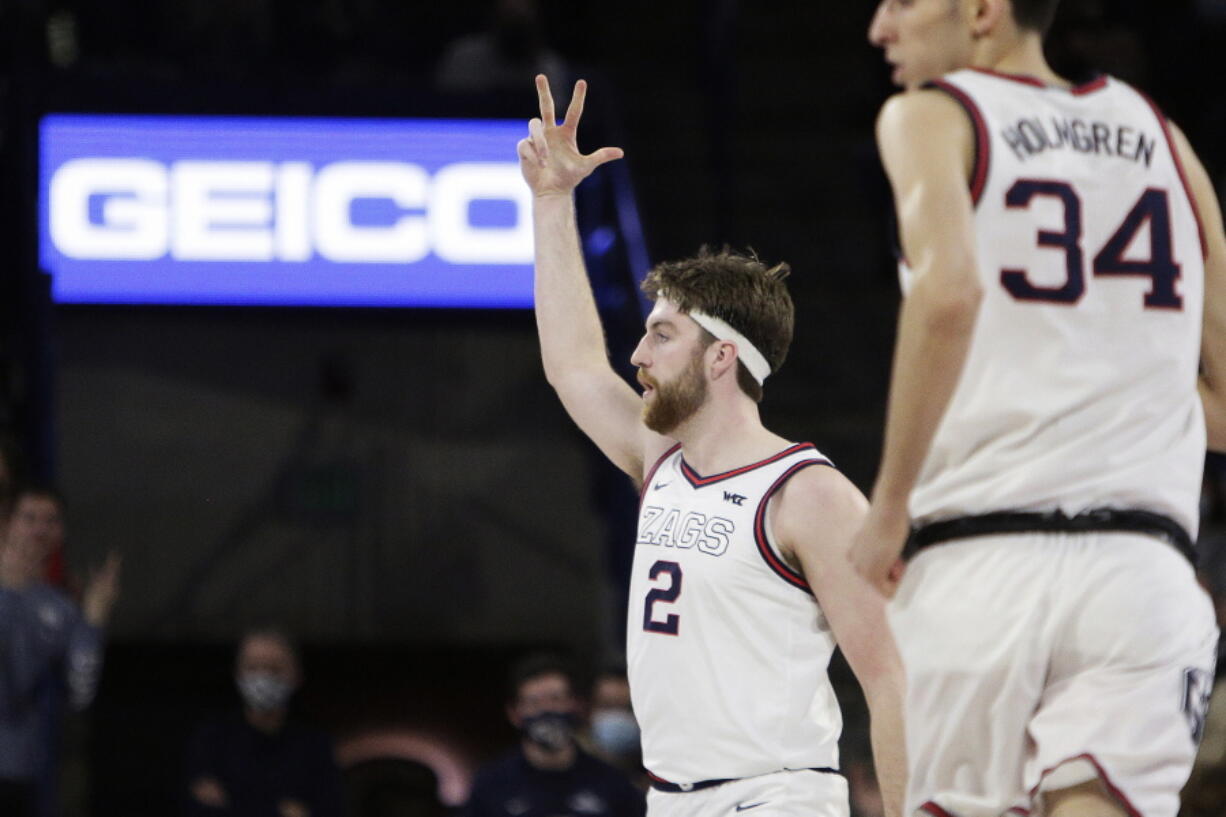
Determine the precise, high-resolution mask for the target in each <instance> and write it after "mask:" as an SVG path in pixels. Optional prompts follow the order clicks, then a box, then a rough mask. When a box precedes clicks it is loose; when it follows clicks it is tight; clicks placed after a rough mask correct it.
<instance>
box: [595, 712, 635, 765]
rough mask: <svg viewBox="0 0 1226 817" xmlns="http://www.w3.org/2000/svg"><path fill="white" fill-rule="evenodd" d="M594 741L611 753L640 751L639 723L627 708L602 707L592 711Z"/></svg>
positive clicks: (621, 753)
mask: <svg viewBox="0 0 1226 817" xmlns="http://www.w3.org/2000/svg"><path fill="white" fill-rule="evenodd" d="M592 742H593V743H595V744H596V745H597V746H598V747H599V748H600V749H602V750H603V751H604V752H606V753H607V754H610V755H633V754H636V753H637V752H638V751H639V724H638V721H636V720H635V719H634V714H633V713H632V712H630V711H629V710H627V709H601V710H599V711H597V712H593V713H592Z"/></svg>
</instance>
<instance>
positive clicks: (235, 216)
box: [48, 159, 532, 264]
mask: <svg viewBox="0 0 1226 817" xmlns="http://www.w3.org/2000/svg"><path fill="white" fill-rule="evenodd" d="M99 198H100V205H101V206H100V208H99V211H98V212H97V213H96V214H95V216H94V217H92V218H91V213H90V208H91V203H92V202H95V201H96V200H97V199H99ZM364 199H378V200H384V201H387V202H390V203H391V204H392V205H394V206H395V207H396V208H397V209H398V210H399V211H400V212H398V213H397V215H396V217H395V221H394V222H393V223H391V224H387V225H378V226H375V225H357V224H354V223H353V219H352V217H351V209H352V205H353V203H354V202H355V201H359V200H364ZM490 199H493V200H499V201H509V202H512V203H513V204H514V206H515V219H514V223H513V224H512V225H511V226H505V227H504V226H500V227H490V226H482V227H478V226H474V225H473V224H472V223H470V218H469V210H470V207H469V205H470V204H471V203H472V202H474V201H485V200H490ZM48 205H49V206H48V210H49V216H50V230H51V240H52V241H53V242H54V244H55V246H56V248H57V249H59V251H60V252H61V253H63V254H64V255H66V256H69V257H71V258H80V259H116V260H120V259H122V260H134V261H135V260H150V259H156V258H162V257H163V256H165V255H167V254H169V255H170V256H171V257H172V258H174V259H176V260H180V261H274V260H276V261H291V262H293V261H307V260H310V259H311V257H312V254H313V253H318V254H319V255H320V256H322V257H323V258H326V259H328V260H331V261H336V262H344V263H355V262H356V263H383V264H386V263H398V264H404V263H411V262H414V261H418V260H420V259H422V258H424V257H426V255H428V254H429V253H430V252H434V253H435V254H436V255H438V256H439V257H440V258H442V259H443V260H444V261H448V262H451V263H454V264H527V263H530V262H531V261H532V220H531V217H530V215H529V214H530V212H531V205H532V201H531V194H530V193H529V191H528V188H527V186H526V185H525V184H524V182H523V180H522V179H521V178H520V175H519V169H518V167H517V166H516V165H515V164H513V163H503V162H459V163H456V164H450V165H446V166H444V167H443V168H441V169H440V170H439V171H438V172H436V173H435V174H434V175H433V176H431V175H430V174H428V173H427V172H426V171H425V169H424V168H421V167H419V166H417V165H414V164H407V163H404V162H334V163H332V164H327V165H324V166H322V167H320V168H319V169H318V170H315V169H314V168H313V167H312V166H311V165H310V164H309V163H306V162H247V161H243V162H217V161H181V162H174V163H173V164H171V165H169V166H167V165H165V164H163V163H161V162H157V161H152V160H149V159H73V160H71V161H68V162H65V163H64V164H63V165H61V166H60V167H59V168H57V169H56V171H55V174H54V175H53V176H52V177H51V184H50V191H49V202H48Z"/></svg>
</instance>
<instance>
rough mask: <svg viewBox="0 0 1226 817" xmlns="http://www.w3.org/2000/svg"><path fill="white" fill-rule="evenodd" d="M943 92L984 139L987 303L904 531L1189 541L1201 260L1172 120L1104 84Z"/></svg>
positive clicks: (979, 206) (975, 77)
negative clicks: (1022, 525) (1055, 531)
mask: <svg viewBox="0 0 1226 817" xmlns="http://www.w3.org/2000/svg"><path fill="white" fill-rule="evenodd" d="M934 85H935V86H937V87H940V88H942V89H943V90H945V91H946V92H947V93H949V94H950V95H951V96H953V97H954V98H955V99H957V100H958V101H959V102H960V103H961V104H962V106H963V107H964V108H965V109H966V110H967V112H968V113H969V115H970V117H971V120H972V122H973V123H974V127H975V132H976V163H975V172H974V174H973V177H972V182H971V186H972V194H973V196H974V198H975V201H976V206H975V232H976V237H977V250H978V264H979V277H980V283H981V285H982V287H983V292H984V297H983V301H982V304H981V307H980V312H979V317H978V322H977V324H976V326H975V330H974V335H973V337H972V341H971V346H970V352H969V355H968V357H967V360H966V368H965V370H964V371H963V373H962V378H961V381H960V382H959V384H958V386H957V388H956V390H955V392H954V394H953V397H952V400H951V402H950V404H949V407H948V409H947V410H946V412H945V416H944V418H943V419H942V422H941V424H940V426H939V427H938V429H937V431H936V436H935V438H934V440H933V443H932V448H931V450H930V452H929V454H928V458H927V459H926V460H925V462H924V466H923V469H922V472H921V474H920V477H919V480H918V483H917V486H916V488H915V491H914V492H913V494H912V496H911V507H910V510H911V515H912V518H913V519H915V520H916V521H917V522H921V523H922V522H928V521H933V520H938V519H942V518H949V517H956V516H966V515H975V514H984V513H990V512H993V511H1006V510H1021V511H1051V510H1057V509H1058V510H1062V511H1064V512H1065V513H1068V514H1076V513H1078V512H1081V511H1084V510H1087V509H1090V508H1100V507H1112V508H1118V509H1136V510H1146V511H1152V512H1157V513H1162V514H1165V515H1167V516H1169V517H1171V518H1173V519H1174V520H1175V521H1177V522H1179V523H1180V524H1181V525H1183V526H1184V527H1185V528H1186V529H1187V530H1188V532H1189V534H1190V535H1191V536H1192V537H1195V536H1196V528H1197V523H1198V514H1197V502H1198V497H1199V492H1200V482H1201V472H1202V466H1203V460H1204V455H1205V428H1204V416H1203V413H1202V409H1201V404H1200V400H1199V399H1198V397H1197V391H1196V378H1197V367H1198V364H1199V360H1200V336H1201V320H1202V315H1201V312H1202V303H1203V292H1204V256H1203V253H1204V247H1203V241H1202V239H1201V235H1200V230H1199V220H1198V217H1197V214H1196V211H1195V206H1194V204H1193V202H1192V200H1191V196H1190V192H1189V190H1188V188H1187V185H1186V182H1185V179H1184V177H1183V171H1182V168H1181V167H1180V166H1179V162H1178V159H1177V157H1176V156H1175V154H1174V151H1173V147H1172V144H1171V140H1170V133H1169V130H1168V126H1167V123H1166V120H1165V118H1164V117H1163V116H1162V114H1161V113H1160V112H1159V111H1158V110H1157V109H1156V108H1155V107H1154V106H1153V104H1152V103H1151V102H1150V101H1149V100H1148V99H1147V98H1145V97H1144V96H1142V95H1141V94H1140V93H1138V92H1137V91H1136V90H1135V89H1133V88H1131V87H1130V86H1128V85H1126V84H1125V83H1123V82H1120V81H1118V80H1116V79H1113V78H1110V77H1102V78H1100V79H1098V80H1096V81H1094V82H1092V83H1089V84H1087V85H1083V86H1080V87H1078V88H1074V89H1071V90H1064V89H1059V88H1052V87H1045V86H1043V85H1042V84H1040V83H1038V82H1037V81H1036V80H1032V79H1029V78H1025V77H1009V76H1004V75H1000V74H995V73H991V72H987V71H980V70H973V69H968V70H964V71H958V72H956V73H953V74H950V75H948V76H946V77H944V78H943V79H942V80H940V81H938V82H936V83H934ZM902 278H903V288H904V290H905V289H907V287H908V285H909V279H910V272H909V271H908V270H907V268H906V266H905V264H903V269H902Z"/></svg>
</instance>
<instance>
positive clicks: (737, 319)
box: [643, 246, 795, 402]
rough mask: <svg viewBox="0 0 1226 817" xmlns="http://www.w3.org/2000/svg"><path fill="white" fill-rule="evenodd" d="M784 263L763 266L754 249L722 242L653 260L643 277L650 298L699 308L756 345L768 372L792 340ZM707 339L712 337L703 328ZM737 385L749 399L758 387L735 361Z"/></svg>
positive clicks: (684, 309) (683, 308)
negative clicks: (685, 254) (741, 249)
mask: <svg viewBox="0 0 1226 817" xmlns="http://www.w3.org/2000/svg"><path fill="white" fill-rule="evenodd" d="M791 271H792V270H791V267H789V266H788V265H787V264H782V263H781V264H776V265H775V266H773V267H772V266H767V265H766V264H764V263H763V262H762V261H761V260H759V259H758V256H757V254H756V253H754V251H753V250H750V251H748V252H747V253H740V252H736V251H734V250H731V249H729V248H728V247H724V248H723V249H721V250H719V251H718V252H717V251H713V250H711V249H710V248H708V247H705V246H704V247H703V248H702V249H700V250H699V251H698V254H697V255H695V256H694V257H692V258H686V259H683V260H681V261H666V262H664V263H661V264H657V265H656V266H655V267H654V268H653V269H652V270H651V271H650V272H648V273H647V277H646V278H644V279H643V292H645V293H647V297H649V298H651V300H653V301H654V300H657V299H658V298H662V297H663V298H667V299H668V300H670V301H672V302H673V303H675V304H676V305H677V308H678V309H680V310H681V311H682V312H693V311H698V312H704V313H706V314H708V315H711V316H713V317H716V318H719V319H720V320H722V321H724V322H726V323H727V324H728V325H729V326H731V327H732V328H733V329H735V330H736V331H738V332H740V333H741V334H742V335H744V336H745V337H746V338H747V339H748V340H749V342H750V343H752V344H753V345H754V346H756V347H757V348H758V351H759V352H761V353H762V356H763V357H765V358H766V362H767V363H769V364H770V367H771V372H772V373H773V372H777V371H779V367H780V366H782V365H783V361H784V359H785V358H786V357H787V355H788V347H789V346H791V345H792V327H793V325H794V322H795V308H794V307H793V306H792V296H791V295H789V294H788V288H787V285H786V284H784V283H783V279H785V278H787V277H788V275H789V274H790V273H791ZM703 334H704V337H706V338H707V339H708V343H709V342H711V341H714V340H715V339H716V338H715V337H714V336H713V335H711V334H710V333H709V332H707V331H706V330H705V329H704V330H703ZM736 379H737V384H738V385H740V387H741V391H743V392H745V393H746V394H747V395H749V396H750V397H751V398H752V399H753V400H754V402H761V400H762V386H761V385H760V384H759V383H758V381H757V380H755V379H754V377H753V375H751V374H750V373H749V370H748V369H746V368H745V362H744V361H738V362H737V374H736Z"/></svg>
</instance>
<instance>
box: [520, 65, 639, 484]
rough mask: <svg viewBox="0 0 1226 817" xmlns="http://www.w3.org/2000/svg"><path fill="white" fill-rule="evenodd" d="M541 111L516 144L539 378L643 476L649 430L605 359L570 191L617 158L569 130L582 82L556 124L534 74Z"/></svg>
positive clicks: (618, 460) (578, 112) (616, 152)
mask: <svg viewBox="0 0 1226 817" xmlns="http://www.w3.org/2000/svg"><path fill="white" fill-rule="evenodd" d="M536 90H537V95H538V97H539V100H540V109H541V115H540V118H539V119H533V120H532V121H531V122H529V123H528V131H529V135H528V137H527V138H526V139H523V140H521V141H520V143H519V146H518V152H519V165H520V169H521V170H522V171H523V174H524V180H525V181H527V183H528V187H530V188H531V189H532V193H533V200H532V201H533V207H532V217H533V225H534V228H535V231H536V289H535V297H536V325H537V331H538V333H539V335H540V341H541V360H542V362H543V363H544V366H545V377H546V379H548V381H549V383H550V385H552V386H553V387H554V389H555V390H556V391H557V393H558V397H559V398H561V400H562V405H563V406H565V407H566V411H567V412H568V413H569V414H570V416H571V419H573V420H574V421H575V423H577V424H578V426H579V427H580V428H581V429H583V431H584V433H586V434H587V435H588V436H589V437H591V438H592V440H593V441H594V442H595V443H596V445H598V446H599V447H600V450H601V451H603V452H604V453H605V455H606V456H608V457H609V459H611V460H612V461H613V463H614V464H615V465H617V467H619V468H621V469H622V470H623V471H625V472H626V473H628V474H630V476H631V477H633V478H634V479H635V480H641V479H642V477H643V470H644V468H643V459H644V445H645V442H646V437H647V435H648V434H649V432H648V431H647V429H646V428H645V427H644V426H643V425H642V422H641V421H640V408H641V401H640V399H639V397H638V396H637V395H636V394H635V393H634V390H633V389H631V388H630V386H628V385H627V384H626V383H625V381H623V380H622V379H621V378H620V377H619V376H618V375H617V373H616V372H615V371H614V370H613V368H612V366H611V365H610V364H609V355H608V350H607V349H606V346H605V339H604V332H603V330H602V328H601V325H600V316H599V315H598V313H597V312H596V302H595V300H594V299H593V297H592V288H591V285H590V284H589V283H588V278H587V270H586V268H585V267H584V264H583V254H582V252H581V250H580V246H579V230H578V227H577V226H576V223H575V205H574V198H573V193H574V189H575V188H576V187H577V186H578V185H579V183H580V182H582V181H583V180H584V179H585V178H587V177H588V175H589V174H591V172H592V171H593V170H595V169H596V168H597V167H599V166H600V165H602V164H604V163H605V162H609V161H612V160H614V159H620V158H621V157H622V151H621V149H620V148H609V147H607V148H601V149H600V150H597V151H595V152H594V153H589V154H587V155H584V154H583V153H581V152H580V151H579V146H578V142H577V139H576V132H577V130H578V127H579V120H580V118H581V117H582V115H583V101H584V97H585V95H586V93H587V83H585V82H584V81H583V80H579V81H578V82H577V83H575V89H574V94H573V96H572V97H571V101H570V106H569V107H568V108H567V111H566V118H565V120H564V121H563V122H562V124H560V125H558V124H555V123H556V121H557V120H556V118H555V114H554V104H553V95H552V94H551V93H550V90H549V82H548V80H547V79H546V78H545V77H544V76H537V78H536Z"/></svg>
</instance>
